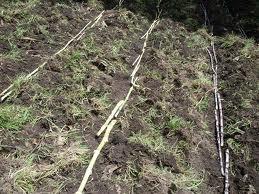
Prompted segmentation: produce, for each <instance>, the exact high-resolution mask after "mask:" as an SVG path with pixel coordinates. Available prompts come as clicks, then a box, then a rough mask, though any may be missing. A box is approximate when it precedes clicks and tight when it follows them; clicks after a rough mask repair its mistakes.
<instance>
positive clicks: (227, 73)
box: [218, 35, 259, 193]
mask: <svg viewBox="0 0 259 194" xmlns="http://www.w3.org/2000/svg"><path fill="white" fill-rule="evenodd" d="M218 48H219V50H218V51H219V57H220V59H221V64H220V68H219V70H220V78H219V79H220V80H221V81H220V82H221V91H222V92H223V98H224V104H225V118H224V119H225V122H226V137H227V145H228V146H229V147H230V148H231V150H232V154H231V155H232V166H231V171H232V174H233V175H234V176H233V180H232V181H233V190H234V189H235V190H236V191H239V192H240V193H256V191H257V192H258V191H259V184H258V182H259V173H258V170H259V169H258V164H259V163H258V161H259V160H258V153H259V152H258V151H259V150H258V135H259V133H258V126H259V125H258V121H259V118H258V108H259V107H258V91H259V90H258V75H259V74H258V73H259V65H258V64H259V61H258V51H259V50H258V46H257V47H256V46H255V44H254V42H253V41H252V40H245V39H241V38H239V37H235V36H233V35H229V36H227V37H226V38H224V39H220V40H219V41H218ZM233 192H234V191H233Z"/></svg>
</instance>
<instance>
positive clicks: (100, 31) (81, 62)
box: [0, 1, 258, 193]
mask: <svg viewBox="0 0 259 194" xmlns="http://www.w3.org/2000/svg"><path fill="white" fill-rule="evenodd" d="M15 5H16V4H15ZM18 5H19V3H17V5H16V6H18ZM23 5H24V6H25V7H27V6H28V5H30V6H32V8H30V9H28V15H31V14H30V13H37V14H40V13H41V12H40V10H42V9H43V8H44V9H43V10H45V9H46V7H48V9H49V10H57V9H58V10H59V11H60V12H59V13H61V14H63V16H60V15H55V14H56V13H53V14H52V12H51V11H50V12H49V11H44V12H43V13H42V15H41V17H43V18H42V20H43V21H48V18H53V17H54V18H55V17H57V18H60V17H62V18H63V17H64V18H67V17H68V16H67V15H66V14H68V13H69V14H71V13H72V14H73V16H71V19H69V21H68V23H66V25H65V27H64V30H58V29H60V28H61V27H60V26H59V25H62V24H61V21H62V20H60V19H59V20H58V21H56V22H57V23H54V24H53V23H52V24H53V26H54V27H53V28H54V30H53V32H51V33H50V35H49V36H48V37H51V40H52V41H51V42H48V41H47V40H46V37H45V36H44V38H45V39H42V41H41V42H42V43H39V44H36V45H37V46H39V45H41V47H40V48H41V49H38V50H39V51H38V52H39V53H38V55H39V56H40V57H39V59H38V60H37V61H36V62H37V63H36V62H35V63H30V62H31V61H33V59H34V56H33V55H30V52H29V53H28V52H27V49H28V48H27V46H26V44H23V42H21V43H20V42H19V41H21V37H30V38H32V37H33V39H40V37H41V36H43V35H40V34H39V35H38V34H33V32H32V31H33V29H37V27H35V26H34V25H33V24H31V26H29V27H28V29H29V30H30V31H29V32H28V34H26V36H25V35H23V36H21V37H20V38H19V37H16V36H12V37H11V40H12V41H13V42H17V43H18V44H21V48H20V49H19V50H20V52H19V53H22V54H21V56H20V57H21V58H19V59H15V60H14V59H13V58H12V57H10V56H11V55H10V54H6V53H9V52H10V49H9V50H8V48H7V47H8V46H6V48H3V49H4V52H3V53H4V54H3V55H2V56H1V62H2V64H4V65H2V66H1V68H2V70H1V74H3V75H4V79H3V80H4V81H3V82H2V85H1V87H0V88H1V90H3V89H4V88H5V87H6V86H8V84H9V83H11V82H10V80H9V79H8V77H11V78H12V79H15V77H16V76H17V75H18V76H19V75H21V74H22V73H25V72H30V71H31V70H32V69H34V68H35V67H37V65H38V64H39V62H40V61H41V60H42V59H43V58H45V57H47V56H49V55H50V54H52V53H54V52H55V51H57V50H58V49H59V48H60V47H62V46H63V45H64V44H65V43H66V42H67V41H68V39H69V38H70V37H69V36H67V35H68V33H69V34H76V33H77V32H78V31H79V30H80V28H82V27H83V26H84V25H85V24H86V23H87V22H88V21H89V20H90V19H92V18H93V17H95V16H96V15H97V14H98V13H99V12H98V11H95V9H96V8H89V6H87V5H85V4H83V5H81V4H80V5H79V4H74V5H70V6H69V7H68V6H67V5H66V4H50V3H46V2H43V1H42V2H41V3H39V2H38V1H29V2H28V4H27V3H24V4H23ZM34 5H35V6H34ZM5 6H7V7H8V8H9V9H11V6H12V7H13V6H14V5H11V4H10V5H9V4H5ZM9 6H10V7H9ZM67 9H69V11H67V12H66V11H64V10H67ZM35 10H38V11H37V12H35ZM47 13H48V14H47ZM82 13H83V14H82ZM10 17H11V16H10ZM17 20H18V21H21V20H22V19H17ZM8 22H9V23H8ZM3 24H4V25H3V26H2V27H1V30H2V31H4V32H5V31H7V32H5V33H4V35H3V36H2V39H1V40H5V38H6V37H7V36H9V34H10V33H8V32H9V31H8V30H7V29H8V26H12V25H13V26H14V24H13V21H11V20H10V21H9V20H7V19H6V18H3ZM150 24H151V22H150V21H148V20H146V19H145V18H144V17H141V16H138V15H135V14H133V13H131V12H129V11H127V10H124V9H121V10H110V11H107V12H105V14H104V16H103V18H102V19H101V20H100V21H99V23H98V24H97V26H96V27H94V28H93V29H90V30H88V31H86V34H85V35H84V37H83V39H82V40H81V41H80V42H78V43H76V44H75V45H72V46H71V47H69V48H68V50H66V51H65V52H63V53H62V54H61V55H60V56H58V57H57V58H56V59H53V60H51V61H50V62H49V63H48V64H47V66H45V68H44V69H43V70H41V71H40V72H39V73H38V74H37V76H36V77H35V78H33V79H31V80H29V81H27V82H26V83H25V84H23V85H21V86H20V85H19V87H17V88H16V89H15V94H14V95H13V96H12V97H11V98H9V99H8V100H7V101H6V102H4V103H3V104H1V108H0V119H1V120H0V128H1V130H0V134H1V137H2V138H1V141H0V142H1V143H0V146H1V147H0V157H1V161H2V162H1V164H0V173H1V175H2V176H1V178H0V185H1V189H2V191H1V192H2V193H15V192H18V193H23V192H26V193H74V192H75V191H76V190H77V188H78V186H79V184H80V182H81V180H82V177H83V174H84V172H85V169H86V167H87V165H88V163H89V160H90V158H91V156H92V153H93V150H95V149H96V147H97V146H98V144H99V142H100V138H97V137H96V133H97V131H98V130H99V128H100V127H101V126H102V124H103V123H104V122H105V120H106V118H107V117H108V116H109V114H110V112H111V110H112V109H113V107H114V106H115V104H116V103H117V102H118V101H119V100H121V99H122V98H124V97H125V95H126V94H127V92H128V89H129V87H130V82H129V80H130V79H129V77H130V74H131V72H132V70H133V69H134V67H133V66H132V63H133V62H134V60H135V58H136V57H137V56H138V55H139V54H140V52H141V49H142V44H143V40H142V39H140V37H141V36H143V34H144V33H145V32H146V31H147V29H148V28H149V26H150ZM46 25H48V27H49V25H51V23H49V22H47V23H46ZM71 25H73V27H72V28H71ZM39 28H41V27H39ZM50 29H51V27H50ZM61 29H63V28H61ZM68 29H69V31H68ZM210 39H211V37H210V35H208V34H207V33H206V31H204V30H200V31H197V32H193V33H190V32H188V31H186V30H185V28H184V26H182V25H181V24H179V23H176V22H172V21H171V20H168V19H162V20H161V21H160V23H159V25H158V26H156V28H155V29H154V31H153V32H152V33H151V35H150V39H149V41H148V45H147V51H146V53H145V54H144V59H143V60H142V62H141V68H140V70H139V72H138V76H139V81H138V84H139V85H140V87H138V88H137V89H136V90H134V91H133V93H132V96H131V98H130V99H129V102H128V103H127V105H126V107H125V108H124V110H123V113H122V114H121V116H120V118H119V122H118V124H117V125H116V126H115V128H114V130H113V131H112V134H111V137H110V139H109V143H108V144H107V145H106V147H105V149H104V151H103V152H102V153H101V156H100V157H99V158H98V160H97V163H96V165H95V167H94V171H93V175H92V179H91V180H90V181H89V183H88V184H87V186H86V191H87V193H181V192H185V193H188V192H193V193H221V192H222V191H223V179H222V177H221V175H220V171H219V164H218V159H217V150H216V143H215V138H214V115H213V111H214V110H213V107H214V105H213V101H212V99H213V97H212V95H213V94H212V92H213V84H212V81H211V70H210V65H209V60H208V56H207V54H206V51H205V48H206V47H207V46H209V44H210ZM30 41H32V40H30ZM33 42H34V41H32V42H31V44H34V43H33ZM223 43H224V40H222V42H219V45H218V46H217V48H218V49H219V55H220V58H221V60H222V64H224V66H223V67H224V69H223V68H222V69H221V71H222V75H221V76H222V77H221V80H224V82H223V81H222V91H225V92H226V93H224V100H225V101H226V103H224V104H226V110H225V112H226V114H225V115H226V119H227V121H226V122H227V124H228V126H230V124H231V120H228V118H231V117H232V116H233V118H235V119H236V120H237V121H239V120H241V117H244V116H245V114H246V116H245V117H247V115H250V117H251V118H249V119H250V121H251V122H253V124H252V125H251V126H253V130H251V131H249V132H251V133H252V132H254V133H256V128H258V125H257V123H256V122H255V121H256V117H254V114H253V113H252V112H251V111H252V110H253V111H256V110H255V108H254V107H255V106H253V105H256V99H255V98H256V94H255V92H256V91H258V90H257V89H256V87H257V86H256V85H255V81H256V80H257V78H256V77H255V71H254V69H253V68H255V67H256V66H252V64H253V62H254V61H253V59H254V58H255V55H251V56H250V59H249V62H247V58H246V57H248V56H246V57H244V58H242V56H240V57H241V58H240V60H241V61H239V62H238V63H239V64H241V66H242V65H243V64H251V66H249V67H250V68H249V67H247V66H246V68H248V70H249V71H248V70H244V71H245V72H249V73H248V74H249V75H252V77H251V80H250V79H249V80H248V81H247V82H245V83H247V84H248V85H249V83H251V84H254V85H253V86H251V88H249V91H250V90H251V91H254V92H252V93H253V95H254V96H253V98H249V99H250V101H249V102H250V103H251V107H250V109H249V108H248V109H244V112H243V113H242V114H240V115H239V114H238V113H239V110H241V109H235V113H233V112H231V111H232V110H233V109H232V107H233V105H232V104H227V103H235V104H239V101H236V100H234V99H232V98H233V96H234V95H233V93H232V92H233V91H234V92H236V91H237V89H235V90H234V89H233V86H232V85H231V84H233V82H235V84H234V86H235V87H236V88H238V89H239V90H240V92H241V91H242V92H244V94H245V93H247V90H248V88H247V87H246V85H242V86H243V87H239V86H240V85H238V84H236V83H237V82H236V81H235V80H231V79H228V76H227V73H228V72H230V70H229V69H228V68H229V66H227V64H232V63H230V61H233V57H232V55H231V56H228V53H229V49H230V48H236V45H235V44H233V45H231V44H230V45H224V44H223ZM6 45H8V44H7V43H6ZM53 45H56V46H53ZM37 48H38V47H37ZM240 48H243V47H242V45H241V47H240ZM32 50H35V48H33V49H32ZM36 50H37V49H36ZM248 50H249V51H250V50H251V49H248ZM33 52H35V51H33ZM233 52H234V51H233ZM236 52H237V51H236ZM225 55H227V56H225ZM235 57H236V56H235ZM25 59H26V60H28V61H29V63H28V62H26V60H25ZM21 61H23V63H20V62H21ZM225 62H226V63H225ZM236 63H237V62H233V64H236ZM6 64H7V65H6ZM8 64H10V65H9V67H12V68H14V69H15V71H13V72H12V71H10V70H9V69H8ZM25 64H26V66H25ZM28 64H32V65H29V66H30V67H27V65H28ZM233 66H234V67H236V66H235V65H233ZM242 67H243V66H242ZM230 69H231V70H233V71H234V73H233V74H234V75H236V76H237V77H240V76H239V74H240V71H235V70H234V68H230ZM241 69H242V68H241ZM6 72H7V73H6ZM9 72H12V74H9ZM244 77H245V76H244ZM240 84H243V82H240ZM246 89H247V90H246ZM239 99H243V98H239ZM245 102H247V101H245ZM253 103H254V104H253ZM246 108H247V107H246ZM242 110H243V109H242ZM246 129H247V128H246ZM241 130H243V129H241ZM235 135H236V134H235ZM247 135H248V134H247ZM254 135H255V137H256V134H254ZM257 135H258V134H257ZM249 137H250V136H248V137H245V136H242V138H245V139H242V138H241V139H240V141H238V143H243V141H242V140H244V141H245V143H244V145H247V147H248V149H249V150H250V148H251V147H252V148H254V149H253V150H251V151H252V152H251V153H252V154H251V155H250V156H251V157H252V159H253V162H254V163H253V165H252V166H249V165H247V162H248V163H249V161H250V160H249V161H248V160H242V161H244V162H242V164H241V167H242V168H245V169H247V171H248V172H250V170H254V171H253V173H254V174H251V175H250V174H249V175H248V182H244V184H245V185H244V186H241V188H238V187H236V186H233V187H232V186H231V189H232V190H231V191H232V192H233V193H237V192H239V191H240V193H242V192H243V190H242V189H246V191H247V188H246V187H247V185H252V186H253V187H256V180H258V179H256V176H257V175H256V171H255V169H256V168H258V167H257V166H258V159H257V158H256V152H257V151H258V150H257V147H256V138H255V137H254V139H253V140H255V141H251V142H250V138H249ZM233 138H234V136H230V139H233ZM234 139H235V138H234ZM248 140H249V141H248ZM228 141H229V142H230V143H229V144H230V145H232V144H231V141H232V140H228ZM235 141H236V139H235ZM233 145H236V144H233ZM230 147H231V146H230ZM240 147H241V144H240ZM231 149H232V150H233V153H234V152H235V147H231ZM243 155H244V154H243V153H241V155H238V153H235V155H233V159H231V160H233V161H235V160H234V159H236V158H238V157H243ZM231 156H232V154H231ZM236 165H239V164H238V163H237V162H233V166H232V170H233V173H234V172H237V173H236V174H237V175H238V176H236V178H235V179H233V178H231V185H234V184H236V183H237V184H236V185H239V183H240V182H238V181H240V180H241V179H242V180H243V177H239V175H240V176H245V175H244V174H242V173H239V172H238V170H239V169H240V168H238V166H237V167H236ZM256 165H257V166H256ZM239 166H240V165H239ZM235 170H237V171H235ZM234 175H235V174H233V175H231V176H230V177H234ZM248 183H249V184H248ZM244 191H245V190H244Z"/></svg>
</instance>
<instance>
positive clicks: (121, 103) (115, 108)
mask: <svg viewBox="0 0 259 194" xmlns="http://www.w3.org/2000/svg"><path fill="white" fill-rule="evenodd" d="M123 103H124V100H121V101H119V102H118V103H117V105H116V106H115V107H114V109H113V110H112V113H111V114H110V116H109V117H108V119H107V120H106V121H105V123H104V124H103V126H102V127H101V129H100V130H99V131H98V133H97V134H96V135H97V136H100V135H101V134H102V133H103V131H104V130H105V129H106V128H107V127H108V125H109V124H110V122H111V120H112V119H113V118H114V116H115V114H116V113H117V111H118V109H119V108H120V107H121V105H123Z"/></svg>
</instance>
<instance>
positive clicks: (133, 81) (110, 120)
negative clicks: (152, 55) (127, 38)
mask: <svg viewBox="0 0 259 194" xmlns="http://www.w3.org/2000/svg"><path fill="white" fill-rule="evenodd" d="M157 23H158V21H157V20H155V21H154V22H153V23H152V25H151V27H150V28H149V29H148V31H147V33H146V34H145V35H144V36H143V37H146V38H145V41H144V44H143V48H142V53H141V55H139V56H138V57H137V58H136V60H135V61H134V62H133V66H134V65H135V64H136V65H135V68H134V70H133V72H134V73H133V74H131V75H132V79H131V84H132V86H131V87H130V89H129V91H128V93H127V95H126V97H125V99H124V100H120V101H119V102H118V103H117V105H116V106H115V108H114V109H113V111H112V113H111V114H110V116H109V117H108V119H107V120H106V121H105V123H104V125H103V126H102V127H101V129H100V130H99V131H98V133H97V136H100V135H101V134H102V132H103V131H104V130H105V129H106V131H105V135H104V137H103V139H102V141H101V143H100V144H99V146H98V148H97V149H96V150H95V151H94V155H93V158H92V159H91V161H90V163H89V165H88V167H87V169H86V172H85V175H84V178H83V180H82V182H81V184H80V187H79V189H78V191H77V192H76V194H82V192H83V190H84V187H85V185H86V183H87V181H88V178H89V176H90V175H91V174H92V169H93V166H94V164H95V162H96V160H97V157H98V155H99V154H100V151H101V150H102V148H103V147H104V145H105V143H107V142H108V137H109V134H110V131H111V130H112V128H113V126H114V125H115V123H116V120H115V119H114V118H117V117H118V115H119V113H120V112H121V110H122V108H123V107H124V105H125V104H126V102H127V101H128V100H129V97H130V95H131V93H132V91H133V90H134V87H136V86H137V85H136V81H137V80H138V78H137V77H136V78H135V74H136V73H137V71H138V69H139V64H140V61H141V58H142V57H143V54H144V52H145V48H146V45H147V40H148V35H149V34H150V33H151V31H152V29H153V28H154V26H155V24H157Z"/></svg>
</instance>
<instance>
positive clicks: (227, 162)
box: [224, 149, 229, 194]
mask: <svg viewBox="0 0 259 194" xmlns="http://www.w3.org/2000/svg"><path fill="white" fill-rule="evenodd" d="M228 169H229V150H228V149H226V166H225V189H224V194H229V177H228V175H229V172H228Z"/></svg>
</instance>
